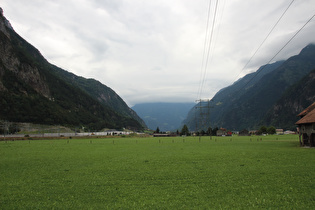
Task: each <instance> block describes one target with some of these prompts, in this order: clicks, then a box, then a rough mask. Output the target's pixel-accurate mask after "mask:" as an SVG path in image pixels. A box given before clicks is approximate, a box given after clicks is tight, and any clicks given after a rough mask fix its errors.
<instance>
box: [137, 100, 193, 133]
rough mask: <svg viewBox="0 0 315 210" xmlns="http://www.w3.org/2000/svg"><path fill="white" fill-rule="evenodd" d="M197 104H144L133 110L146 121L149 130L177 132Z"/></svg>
mask: <svg viewBox="0 0 315 210" xmlns="http://www.w3.org/2000/svg"><path fill="white" fill-rule="evenodd" d="M194 105H195V103H144V104H136V105H135V106H133V107H132V109H133V110H135V111H136V112H137V114H138V115H139V116H140V117H141V118H142V119H143V120H144V121H145V123H146V125H147V126H148V128H150V129H151V130H156V128H157V127H159V129H160V131H176V130H177V129H180V125H181V122H182V121H183V120H184V119H185V118H186V115H187V113H188V111H189V110H190V109H191V108H192V107H193V106H194Z"/></svg>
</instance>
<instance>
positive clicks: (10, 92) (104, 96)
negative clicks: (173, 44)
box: [0, 9, 145, 130]
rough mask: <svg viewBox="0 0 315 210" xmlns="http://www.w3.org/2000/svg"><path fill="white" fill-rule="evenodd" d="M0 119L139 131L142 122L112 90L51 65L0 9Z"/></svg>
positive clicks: (95, 128) (92, 128)
mask: <svg viewBox="0 0 315 210" xmlns="http://www.w3.org/2000/svg"><path fill="white" fill-rule="evenodd" d="M0 107H1V109H0V120H8V121H12V122H31V123H41V124H61V125H67V126H71V127H84V128H86V129H89V130H100V129H102V128H105V127H106V128H123V127H124V128H130V129H133V130H141V129H143V128H144V127H145V124H144V122H143V121H142V120H141V119H140V118H139V116H137V114H136V113H135V112H134V111H133V110H132V109H130V108H129V107H128V106H127V105H126V103H125V102H124V101H123V100H122V99H121V98H120V97H119V96H118V95H117V94H116V93H115V92H114V91H113V90H112V89H110V88H109V87H107V86H105V85H103V84H101V83H100V82H99V81H96V80H93V79H85V78H83V77H79V76H76V75H74V74H72V73H70V72H67V71H65V70H63V69H61V68H58V67H57V66H55V65H52V64H50V63H49V62H48V61H47V60H46V59H45V58H44V57H43V56H42V55H41V53H40V52H39V51H38V50H37V49H36V48H35V47H33V46H32V45H30V44H29V43H28V42H27V41H25V40H24V39H23V38H22V37H20V36H19V35H18V34H17V33H16V32H15V31H14V30H13V28H12V26H11V24H10V23H9V21H8V20H7V19H6V18H5V17H4V16H3V11H2V9H1V10H0Z"/></svg>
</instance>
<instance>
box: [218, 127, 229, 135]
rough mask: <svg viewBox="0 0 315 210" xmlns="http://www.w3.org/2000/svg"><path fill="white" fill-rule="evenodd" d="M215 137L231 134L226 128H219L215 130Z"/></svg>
mask: <svg viewBox="0 0 315 210" xmlns="http://www.w3.org/2000/svg"><path fill="white" fill-rule="evenodd" d="M217 136H232V132H231V131H228V130H227V129H226V128H220V129H218V130H217Z"/></svg>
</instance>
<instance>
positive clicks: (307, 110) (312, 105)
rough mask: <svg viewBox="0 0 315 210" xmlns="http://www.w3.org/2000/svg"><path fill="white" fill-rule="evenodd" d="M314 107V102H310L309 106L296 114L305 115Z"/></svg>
mask: <svg viewBox="0 0 315 210" xmlns="http://www.w3.org/2000/svg"><path fill="white" fill-rule="evenodd" d="M314 109H315V102H314V103H313V104H311V105H310V106H308V107H307V108H306V109H304V110H303V111H302V112H301V113H300V114H298V115H297V116H299V117H303V116H305V115H307V114H308V113H309V112H311V111H312V110H314Z"/></svg>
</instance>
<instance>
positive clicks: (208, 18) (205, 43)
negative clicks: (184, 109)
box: [197, 0, 211, 98]
mask: <svg viewBox="0 0 315 210" xmlns="http://www.w3.org/2000/svg"><path fill="white" fill-rule="evenodd" d="M210 9H211V0H210V1H209V7H208V15H207V25H206V35H205V40H204V44H203V55H202V63H201V72H200V79H199V86H198V93H197V98H199V95H200V91H201V83H202V71H203V65H204V62H205V55H206V47H207V39H208V28H209V20H210Z"/></svg>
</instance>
